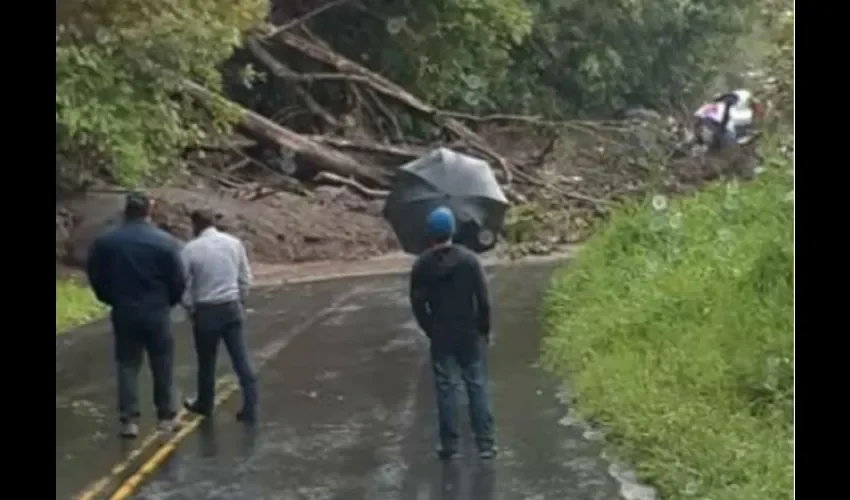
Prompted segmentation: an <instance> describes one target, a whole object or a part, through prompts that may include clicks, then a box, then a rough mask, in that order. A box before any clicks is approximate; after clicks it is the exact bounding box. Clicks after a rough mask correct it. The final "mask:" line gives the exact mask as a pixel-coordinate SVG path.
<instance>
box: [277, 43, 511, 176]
mask: <svg viewBox="0 0 850 500" xmlns="http://www.w3.org/2000/svg"><path fill="white" fill-rule="evenodd" d="M277 38H278V39H279V40H281V41H283V43H285V44H286V45H288V46H289V47H292V48H294V49H296V50H298V51H299V52H301V53H303V54H305V55H307V56H308V57H310V58H311V59H315V60H317V61H319V62H323V63H325V64H328V65H330V66H332V67H334V68H335V69H336V70H337V71H339V73H338V74H336V73H321V74H314V75H312V76H310V77H311V78H316V79H342V80H347V81H356V82H358V83H362V84H364V85H367V86H368V87H369V88H371V89H372V90H374V91H375V92H377V93H380V94H383V95H384V96H386V97H390V98H392V99H395V100H396V101H398V102H400V103H402V104H404V105H405V106H407V107H408V108H409V109H412V110H414V111H416V112H418V113H419V114H421V115H423V116H425V117H427V118H428V119H429V120H431V121H433V122H434V123H436V124H437V125H439V126H440V127H442V128H444V129H446V130H448V131H450V132H452V133H453V134H454V135H456V136H457V137H459V138H461V139H464V140H465V141H467V142H469V143H470V144H471V145H473V146H474V147H475V148H476V149H478V150H480V151H481V152H482V153H485V154H486V156H487V157H489V159H491V160H492V161H494V162H496V163H497V164H498V165H499V167H500V169H501V171H502V174H503V180H504V182H505V183H507V184H510V183H511V181H512V179H513V174H512V172H511V166H510V165H509V164H508V161H507V160H506V159H505V158H504V157H503V156H502V155H500V154H499V153H498V152H496V151H495V150H494V149H493V148H492V147H490V146H489V145H488V144H487V142H486V141H485V140H484V139H483V138H481V136H479V135H478V134H476V133H475V132H473V131H472V130H470V129H469V128H468V127H467V126H466V125H464V124H463V123H461V122H460V121H458V120H457V119H455V118H452V117H450V116H446V115H445V114H442V113H440V111H439V110H438V109H437V108H435V107H433V106H431V105H429V104H427V103H425V102H422V101H421V100H420V99H418V98H417V97H416V96H414V95H413V94H411V93H410V92H408V91H407V90H405V89H404V88H402V87H400V86H398V85H396V84H395V83H393V82H391V81H389V80H387V79H386V78H384V77H383V76H381V75H379V74H377V73H375V72H373V71H371V70H369V69H367V68H365V67H363V66H361V65H360V64H357V63H355V62H354V61H351V60H350V59H347V58H345V57H343V56H341V55H339V54H337V53H335V52H333V51H331V50H329V49H328V48H326V47H322V46H321V45H319V44H316V43H314V42H312V41H310V40H307V39H306V38H303V37H301V36H298V35H295V34H292V33H287V32H281V33H279V34H278V35H277ZM331 75H335V76H331Z"/></svg>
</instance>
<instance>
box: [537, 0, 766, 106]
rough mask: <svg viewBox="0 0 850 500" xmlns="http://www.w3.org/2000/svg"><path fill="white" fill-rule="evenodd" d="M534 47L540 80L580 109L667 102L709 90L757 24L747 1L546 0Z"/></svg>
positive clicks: (541, 6) (540, 6) (540, 11)
mask: <svg viewBox="0 0 850 500" xmlns="http://www.w3.org/2000/svg"><path fill="white" fill-rule="evenodd" d="M536 3H537V4H538V7H537V16H536V24H535V36H534V39H535V44H534V50H533V51H531V52H530V53H529V56H531V57H530V58H529V57H526V58H525V60H536V61H538V63H537V64H539V65H540V67H541V71H540V72H539V74H540V79H541V82H543V83H544V84H546V85H548V86H551V87H552V88H554V89H556V90H557V92H558V94H559V96H560V97H561V98H562V99H563V100H564V101H565V102H566V103H567V104H568V105H569V106H570V107H571V108H572V109H573V111H575V112H583V113H600V112H602V113H605V112H610V110H617V109H623V108H624V107H626V106H635V105H642V106H649V107H656V108H661V107H664V106H667V105H670V104H679V103H681V102H687V101H688V100H689V99H691V98H692V97H693V96H695V95H696V96H701V94H702V93H704V92H705V91H706V87H707V86H709V85H711V84H712V83H713V81H714V77H715V76H716V74H717V72H718V68H728V67H729V65H730V64H733V63H735V62H736V61H734V60H733V59H732V58H731V57H730V53H732V54H733V55H734V53H733V52H732V51H731V50H730V49H731V48H732V47H733V46H734V44H735V41H736V40H737V39H738V38H739V37H740V36H742V35H743V34H745V33H747V32H748V31H750V30H751V29H752V20H753V16H752V14H751V10H752V8H751V7H750V5H751V2H747V1H745V0H719V1H712V2H708V1H700V0H695V1H684V2H683V1H680V0H652V1H649V0H631V1H621V0H613V1H611V0H609V1H602V2H581V1H578V0H559V1H554V0H542V1H540V2H536Z"/></svg>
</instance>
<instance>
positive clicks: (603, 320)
mask: <svg viewBox="0 0 850 500" xmlns="http://www.w3.org/2000/svg"><path fill="white" fill-rule="evenodd" d="M792 200H793V176H792V171H791V169H790V166H789V165H788V164H787V163H785V164H777V163H774V164H773V165H772V168H770V169H769V171H768V172H767V173H765V174H764V175H762V176H760V177H759V180H757V181H755V182H753V183H750V184H745V185H741V186H737V185H736V184H720V185H717V186H714V187H712V188H710V189H708V190H706V191H704V192H702V193H700V194H699V195H697V196H695V197H693V198H688V199H681V200H676V201H673V202H672V203H671V205H670V206H669V207H666V208H664V209H661V210H659V209H658V208H652V207H650V206H649V204H646V206H641V207H632V208H630V209H628V210H625V211H624V212H623V213H621V214H620V215H619V216H616V217H614V218H613V220H612V221H611V223H610V225H609V226H608V227H607V228H606V229H604V230H602V231H601V232H600V233H598V234H597V235H596V236H595V237H594V238H592V240H591V241H590V242H588V243H587V245H586V246H585V247H584V248H583V249H582V250H581V253H580V254H579V256H578V258H577V259H576V260H575V261H574V262H573V263H572V264H571V265H570V266H569V267H568V268H565V269H563V270H561V271H560V272H559V273H558V274H557V275H556V276H555V277H554V278H553V281H552V284H551V288H550V293H549V295H548V298H547V301H546V305H545V315H546V320H547V326H548V334H549V337H548V339H547V343H546V352H545V355H544V357H545V360H546V362H547V364H548V365H549V366H550V367H551V368H553V369H555V370H557V371H558V372H559V373H560V374H562V375H563V376H564V377H566V378H568V379H569V380H570V381H571V383H572V384H573V387H574V389H575V392H576V394H577V398H578V400H577V404H578V409H579V410H580V411H582V412H584V414H585V415H586V416H587V417H589V418H591V419H592V420H594V421H596V422H597V423H600V424H602V425H603V426H604V427H605V428H607V429H608V430H609V431H610V436H611V438H612V441H613V442H614V443H615V444H616V446H617V447H618V449H619V451H620V452H621V454H622V455H623V456H624V458H626V459H628V460H630V461H631V462H632V463H634V464H636V465H637V466H638V471H639V473H640V474H641V476H642V477H643V479H645V480H646V481H648V482H650V483H652V484H654V485H655V486H657V487H659V489H660V493H661V495H662V498H664V499H665V500H670V499H679V498H699V499H711V500H760V499H764V500H782V499H791V498H792V497H793V325H794V309H793V305H794V288H793V272H794V257H793V251H794V247H793V202H792ZM655 201H656V207H657V206H658V205H661V203H659V201H660V200H658V199H656V200H655Z"/></svg>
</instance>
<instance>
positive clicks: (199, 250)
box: [182, 210, 257, 422]
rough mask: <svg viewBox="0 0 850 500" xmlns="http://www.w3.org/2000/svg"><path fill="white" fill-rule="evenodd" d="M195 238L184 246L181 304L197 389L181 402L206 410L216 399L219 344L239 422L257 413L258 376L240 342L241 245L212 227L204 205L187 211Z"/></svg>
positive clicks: (244, 263) (244, 281) (244, 261)
mask: <svg viewBox="0 0 850 500" xmlns="http://www.w3.org/2000/svg"><path fill="white" fill-rule="evenodd" d="M190 218H191V220H192V228H193V230H194V232H195V235H196V237H195V239H193V240H192V241H190V242H189V243H187V244H186V246H185V247H183V252H182V257H183V263H184V267H185V270H186V295H185V297H184V299H183V305H184V307H185V308H186V310H187V311H188V312H189V315H190V317H191V319H192V332H193V335H194V337H195V350H196V352H197V355H198V395H197V399H195V400H187V401H186V402H185V406H186V409H188V410H189V411H192V412H194V413H198V414H201V415H207V416H209V415H211V414H212V412H213V405H214V401H215V365H216V356H217V354H218V344H219V342H220V341H224V346H225V347H226V348H227V352H228V354H229V355H230V360H231V362H232V364H233V370H234V371H235V372H236V376H237V378H238V379H239V385H240V387H241V388H242V409H241V410H240V411H239V413H238V414H237V415H236V417H237V419H238V420H240V421H243V422H254V421H256V419H257V377H256V374H255V371H254V367H253V365H252V363H251V358H250V353H249V352H248V349H247V347H246V346H245V337H244V323H245V312H244V303H245V298H246V296H247V294H248V289H249V287H250V286H251V268H250V266H249V264H248V256H247V254H246V252H245V246H244V245H243V244H242V242H241V241H240V240H239V239H238V238H235V237H234V236H232V235H230V234H227V233H224V232H222V231H219V230H218V229H216V227H215V222H216V217H215V215H214V214H213V213H212V212H210V211H207V210H195V211H193V212H192V213H191V215H190Z"/></svg>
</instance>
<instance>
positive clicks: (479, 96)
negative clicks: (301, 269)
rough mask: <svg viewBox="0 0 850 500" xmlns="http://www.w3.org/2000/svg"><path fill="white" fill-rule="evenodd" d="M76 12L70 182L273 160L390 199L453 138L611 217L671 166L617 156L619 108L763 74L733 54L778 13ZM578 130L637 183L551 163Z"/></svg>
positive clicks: (69, 101)
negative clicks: (515, 143)
mask: <svg viewBox="0 0 850 500" xmlns="http://www.w3.org/2000/svg"><path fill="white" fill-rule="evenodd" d="M61 7H62V8H61V9H60V11H59V12H57V27H56V43H57V55H56V66H57V89H56V104H57V113H56V122H57V123H56V127H57V190H59V189H69V188H71V189H75V188H79V187H85V186H87V185H88V184H89V183H91V182H93V181H94V180H97V179H107V180H108V181H109V182H111V183H116V184H122V185H134V184H140V183H148V184H149V183H151V182H153V180H160V179H163V178H166V177H168V176H172V175H174V174H175V173H179V172H182V171H185V170H186V168H187V167H188V168H190V169H194V170H195V171H197V172H203V173H204V175H210V176H213V177H215V178H216V179H218V180H219V181H220V182H221V183H222V184H225V185H226V184H227V183H230V184H233V183H234V182H236V181H234V180H233V179H237V178H238V179H242V181H244V179H245V178H246V177H247V178H255V179H257V178H260V175H261V173H265V175H267V176H268V175H271V176H272V177H271V178H273V179H277V180H276V181H274V182H265V184H266V187H268V186H269V185H271V187H272V188H274V189H289V190H298V189H303V186H304V185H305V184H306V185H309V184H310V183H317V182H330V183H336V184H343V185H346V186H349V187H350V188H351V189H353V190H355V191H357V192H358V193H360V194H361V195H364V196H380V195H381V194H382V192H383V191H382V190H384V189H386V187H387V186H388V183H389V181H390V180H391V178H392V173H393V172H392V168H393V167H394V166H397V165H399V164H401V163H403V162H404V161H406V160H408V159H411V158H414V157H416V156H418V155H420V154H422V153H423V152H424V151H426V150H427V149H429V148H430V147H433V146H435V145H447V146H449V147H453V148H456V149H459V150H463V151H466V152H469V153H470V154H474V155H477V156H480V157H482V158H485V159H487V160H488V161H490V162H491V164H492V165H493V166H494V168H495V170H496V172H497V174H498V175H499V177H500V179H501V181H502V182H503V183H504V185H505V187H506V190H507V191H508V193H509V195H510V196H511V197H513V199H514V200H517V201H527V199H528V197H529V196H531V197H534V198H536V199H542V200H543V202H545V201H546V200H549V199H551V198H553V197H554V198H558V199H562V200H571V201H573V202H575V203H576V204H578V205H580V206H582V207H583V208H584V209H586V210H589V211H592V212H604V211H605V205H606V203H607V200H610V199H611V198H615V197H617V196H623V195H625V194H628V193H630V192H634V191H636V190H637V189H638V188H637V187H636V182H635V180H636V179H639V178H650V177H651V176H652V174H651V172H649V170H651V169H648V168H647V166H646V164H645V163H641V162H637V163H636V162H633V161H629V162H625V163H622V164H620V163H617V162H613V163H612V162H611V161H610V158H602V157H597V156H599V155H602V156H604V155H605V154H609V153H604V152H603V151H608V152H610V150H611V149H612V148H611V147H608V145H609V144H611V143H612V141H616V140H619V139H622V137H623V134H622V132H623V130H622V124H621V123H619V122H616V123H615V122H612V121H611V120H610V119H613V118H615V117H616V116H617V114H618V113H621V112H622V111H624V110H625V109H627V108H630V107H637V106H641V107H649V108H656V109H661V108H664V109H671V108H673V107H675V106H679V105H682V104H683V103H690V102H691V101H692V99H693V98H694V97H695V96H702V95H704V94H705V93H706V92H707V91H708V90H709V89H712V88H713V87H714V86H715V85H716V83H717V82H716V80H717V79H716V78H715V77H716V76H717V74H718V71H717V68H718V67H722V68H724V71H721V72H720V73H721V76H725V75H724V74H723V73H735V74H737V73H740V72H741V71H743V70H744V69H745V68H746V66H745V64H743V63H744V62H747V61H742V60H739V59H734V60H729V59H728V54H730V53H737V52H736V51H734V50H731V49H732V48H733V47H737V46H740V44H741V43H742V40H744V38H743V36H744V35H745V34H747V33H749V32H751V31H752V29H751V28H752V25H753V23H754V22H755V20H756V19H758V18H760V17H763V16H761V13H760V12H759V11H758V9H756V8H754V7H752V6H751V3H750V2H746V1H744V0H717V1H713V2H707V1H687V2H682V1H680V0H652V1H650V0H636V1H633V2H622V1H614V0H612V1H604V2H579V1H575V0H559V1H555V0H433V1H431V2H412V1H399V2H385V1H382V0H298V1H286V0H274V1H273V2H272V3H271V5H269V4H267V2H266V0H240V1H239V2H232V1H223V0H206V1H204V2H196V1H193V0H76V1H69V2H62V3H61ZM590 118H595V120H594V121H588V120H589V119H590ZM603 119H605V120H603ZM580 120H584V121H580ZM496 125H510V126H511V127H513V128H514V129H516V128H519V129H520V130H521V131H520V132H519V134H520V135H522V136H524V137H529V138H532V139H534V140H533V141H531V142H533V143H534V144H535V147H536V149H535V150H534V151H531V152H528V151H523V152H522V153H521V154H517V152H516V151H515V150H514V149H512V148H505V147H503V144H497V143H496V142H494V141H493V140H491V139H490V137H488V135H489V134H488V133H486V132H487V131H490V130H492V128H493V127H494V126H496ZM512 137H516V135H514V136H512ZM578 137H592V141H590V143H592V144H591V146H590V147H584V146H587V144H584V143H582V144H583V145H582V153H581V155H583V156H585V157H588V158H584V159H583V160H586V161H587V163H588V164H589V165H591V167H592V168H591V169H590V170H588V172H587V175H584V177H593V176H599V174H600V172H599V171H600V169H601V167H600V168H597V164H598V163H606V162H607V163H611V164H610V165H607V166H606V167H605V170H606V172H609V173H610V172H615V173H617V174H618V175H619V176H620V178H621V179H622V182H619V181H618V182H617V183H614V184H617V185H616V186H615V185H612V183H611V182H609V181H606V182H600V183H599V185H598V186H597V188H595V190H591V189H584V190H583V189H579V188H578V187H577V185H576V184H577V182H579V181H577V180H576V179H577V178H578V177H577V176H572V177H570V176H568V175H565V174H564V172H563V171H557V169H555V171H553V170H552V169H551V168H549V167H548V166H547V155H551V154H552V152H553V150H554V149H555V146H554V145H555V142H556V140H562V139H564V138H566V141H567V142H569V143H571V144H572V143H576V142H581V141H579V139H577V138H578ZM606 148H607V149H606ZM581 155H580V156H581ZM212 156H215V157H216V158H218V160H216V162H213V161H210V160H209V158H210V157H212ZM577 158H578V157H576V158H569V159H567V158H563V157H562V158H559V159H558V162H560V163H567V162H568V163H575V162H580V161H583V160H582V159H581V158H578V159H577ZM612 165H613V166H612ZM264 178H269V177H264ZM591 191H593V192H591ZM262 195H263V194H262V193H260V192H259V191H258V192H257V193H255V194H254V196H262Z"/></svg>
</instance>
